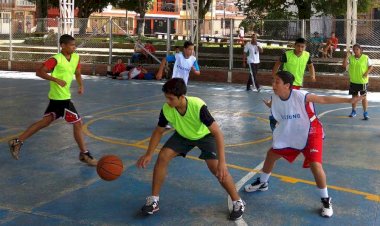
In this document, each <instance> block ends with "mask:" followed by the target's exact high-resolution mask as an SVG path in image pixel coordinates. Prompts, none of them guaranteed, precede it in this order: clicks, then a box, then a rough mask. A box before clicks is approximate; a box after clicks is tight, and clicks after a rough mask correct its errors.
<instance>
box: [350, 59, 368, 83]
mask: <svg viewBox="0 0 380 226" xmlns="http://www.w3.org/2000/svg"><path fill="white" fill-rule="evenodd" d="M348 62H349V66H348V74H349V75H350V82H352V83H355V84H367V83H368V76H367V77H365V78H364V77H363V74H364V73H365V72H366V71H367V70H368V56H367V55H365V54H362V55H361V56H360V57H359V59H356V58H355V56H353V55H351V56H350V57H349V58H348Z"/></svg>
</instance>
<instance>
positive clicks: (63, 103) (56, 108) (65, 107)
mask: <svg viewBox="0 0 380 226" xmlns="http://www.w3.org/2000/svg"><path fill="white" fill-rule="evenodd" d="M48 115H53V117H54V119H59V118H61V117H63V118H64V119H65V120H66V122H68V123H76V122H79V121H80V120H81V117H80V116H79V114H78V112H77V110H76V109H75V107H74V104H73V102H71V100H50V102H49V105H48V107H47V108H46V110H45V114H44V117H45V116H48Z"/></svg>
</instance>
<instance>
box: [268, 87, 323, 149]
mask: <svg viewBox="0 0 380 226" xmlns="http://www.w3.org/2000/svg"><path fill="white" fill-rule="evenodd" d="M307 94H308V92H306V91H300V90H292V91H291V93H290V96H289V98H288V99H287V100H282V99H281V98H280V97H279V96H277V95H272V115H273V117H274V118H275V119H276V120H277V122H278V126H277V127H276V128H275V130H274V131H273V149H283V148H294V149H297V150H302V149H304V148H305V147H306V144H307V139H308V137H309V130H310V124H311V121H313V120H314V119H316V116H315V114H314V112H315V111H314V105H313V103H309V106H308V108H309V109H310V110H311V112H310V114H311V117H309V115H308V112H307V109H306V96H307Z"/></svg>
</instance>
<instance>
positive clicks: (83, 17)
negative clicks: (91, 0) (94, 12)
mask: <svg viewBox="0 0 380 226" xmlns="http://www.w3.org/2000/svg"><path fill="white" fill-rule="evenodd" d="M90 15H91V12H89V10H87V9H86V8H85V7H80V8H79V12H78V16H79V18H78V19H79V21H78V22H79V35H85V34H86V31H87V25H88V18H89V17H90Z"/></svg>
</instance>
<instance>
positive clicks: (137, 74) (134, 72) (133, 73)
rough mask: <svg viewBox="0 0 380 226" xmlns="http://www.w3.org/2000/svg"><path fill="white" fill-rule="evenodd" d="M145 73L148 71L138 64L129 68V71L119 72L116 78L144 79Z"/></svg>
mask: <svg viewBox="0 0 380 226" xmlns="http://www.w3.org/2000/svg"><path fill="white" fill-rule="evenodd" d="M146 73H148V71H147V70H146V69H145V68H144V67H143V66H142V65H138V66H137V67H134V68H131V69H130V70H129V71H125V72H123V73H120V76H119V77H118V79H119V80H123V79H144V78H145V74H146Z"/></svg>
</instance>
